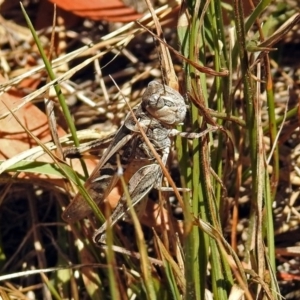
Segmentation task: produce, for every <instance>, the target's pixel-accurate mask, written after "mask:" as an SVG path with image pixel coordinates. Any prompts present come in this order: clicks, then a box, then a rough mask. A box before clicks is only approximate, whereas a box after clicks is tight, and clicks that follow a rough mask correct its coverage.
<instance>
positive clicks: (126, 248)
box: [0, 0, 300, 299]
mask: <svg viewBox="0 0 300 300" xmlns="http://www.w3.org/2000/svg"><path fill="white" fill-rule="evenodd" d="M53 3H56V4H57V7H56V8H54V5H53ZM152 5H153V7H154V8H155V10H156V15H157V17H158V19H159V22H158V23H156V25H154V23H155V22H153V18H154V17H153V15H151V14H150V13H149V9H150V8H151V7H152ZM299 7H300V6H299V1H296V0H295V1H291V0H288V1H285V2H284V3H283V2H282V1H266V0H262V1H260V2H258V1H257V2H255V3H254V2H252V1H249V2H248V1H238V0H235V1H226V2H222V1H218V0H216V1H206V2H204V1H187V2H185V3H183V4H180V5H179V3H177V2H172V1H167V2H164V3H160V2H157V3H152V4H149V3H148V5H147V3H146V2H145V3H144V2H143V1H138V0H136V1H133V2H129V1H128V2H127V1H126V3H125V1H124V2H123V1H116V0H114V1H112V0H111V1H109V3H107V1H106V3H105V1H101V0H94V1H79V0H78V1H70V0H55V1H54V0H52V1H46V0H36V1H33V0H28V1H22V8H23V11H22V8H21V6H20V3H19V2H18V1H14V0H13V1H12V0H3V1H1V8H0V12H1V15H0V21H1V22H0V36H1V38H0V44H1V52H0V66H1V69H0V70H1V73H0V93H1V95H0V97H1V101H0V156H1V165H0V173H1V175H0V180H1V191H2V192H1V195H0V203H1V207H0V215H1V216H0V233H1V234H0V241H1V243H0V274H1V275H0V282H1V284H0V296H1V298H2V299H42V298H43V299H282V297H285V299H299V298H300V294H299V293H300V284H299V280H300V274H299V270H300V268H299V254H300V247H299V240H300V229H299V221H300V215H299V213H300V202H299V185H300V174H299V164H298V161H299V153H300V152H299V149H300V148H299V120H298V117H299V116H298V114H299V76H300V73H299V49H300V48H299V42H300V39H299V35H300V33H299V25H297V23H299V18H300V17H299ZM25 11H26V13H25ZM26 18H27V20H26ZM138 18H139V19H140V23H136V22H134V21H135V20H136V19H138ZM154 19H155V18H154ZM29 20H30V21H31V23H32V24H33V27H30V26H31V25H30V21H29ZM158 24H160V25H161V26H162V32H163V37H164V38H165V40H166V44H167V45H169V47H166V46H165V44H163V43H161V40H160V39H158V38H153V36H152V35H151V34H150V33H149V32H148V31H147V30H146V29H145V27H143V26H146V28H149V29H150V30H151V31H152V32H157V31H159V30H160V29H159V25H158ZM160 37H162V36H160ZM168 51H169V52H170V53H171V57H172V58H171V59H169V58H168ZM49 62H51V63H49ZM175 74H176V76H175ZM110 76H111V77H112V78H113V79H114V80H115V81H116V82H117V84H118V86H119V89H120V90H121V91H122V93H120V92H119V90H118V88H117V87H116V86H115V84H114V83H113V82H112V80H111V77H110ZM176 77H177V78H178V81H177V79H176ZM154 79H155V80H160V81H164V82H167V83H168V84H169V85H171V86H173V87H176V86H177V87H178V88H179V90H180V92H181V93H182V94H183V95H186V98H187V102H188V103H189V107H190V109H189V113H188V117H187V120H186V122H185V124H184V125H183V126H182V128H181V129H182V130H184V131H194V132H201V131H202V130H204V129H206V128H207V127H210V126H218V130H216V131H215V132H213V133H211V134H209V135H207V136H206V137H204V138H202V139H199V140H193V141H190V142H187V141H186V140H184V139H179V138H176V140H175V143H174V149H173V151H172V153H171V158H170V162H169V164H168V166H167V167H168V170H169V172H170V175H171V177H172V178H173V180H174V182H175V183H176V186H178V187H187V188H189V189H190V190H191V193H183V194H179V196H178V193H175V191H174V193H162V194H160V193H157V192H156V191H153V192H151V194H150V196H149V198H151V199H149V201H148V202H147V208H146V211H145V215H144V216H142V217H141V218H140V221H141V224H142V227H140V222H138V221H137V220H136V219H135V218H134V214H133V215H132V220H133V224H128V223H125V222H119V224H118V226H116V227H114V230H113V233H114V234H115V235H116V236H118V238H119V239H120V241H118V246H116V243H115V242H114V243H113V242H112V235H111V232H109V233H108V238H109V239H108V244H107V247H102V248H99V247H97V246H96V245H94V244H93V242H92V240H91V237H92V234H93V231H94V229H95V228H97V227H99V223H98V222H97V221H96V219H94V218H93V217H91V218H89V219H88V220H83V221H81V222H80V223H78V224H73V225H67V224H66V223H65V222H63V221H62V219H61V212H62V210H63V209H64V208H65V207H66V205H67V204H68V203H69V201H70V200H71V199H72V197H73V196H74V194H75V193H76V191H77V189H78V188H79V189H81V185H82V183H83V182H84V180H85V177H86V175H87V174H88V173H90V172H91V171H92V170H93V168H94V167H95V166H96V164H97V160H98V157H99V156H101V152H102V151H103V149H100V150H99V152H97V153H96V154H97V155H96V156H92V157H90V156H89V157H87V158H85V159H84V160H72V161H67V162H65V161H64V156H63V150H62V148H64V149H66V148H68V147H70V146H72V145H74V144H75V145H77V144H78V143H79V142H80V143H82V142H86V141H92V140H95V139H100V140H102V141H103V148H105V147H106V146H107V143H108V142H109V140H110V138H111V136H112V134H113V133H114V132H115V131H116V129H117V128H119V126H120V125H121V124H122V120H124V117H125V116H126V113H127V111H128V106H127V105H126V103H125V101H124V97H125V99H126V100H127V101H128V102H129V103H130V105H131V106H132V107H133V106H134V105H136V104H137V103H139V101H140V99H141V95H142V93H143V91H144V89H145V87H146V86H147V84H148V83H149V81H151V80H154ZM73 122H74V123H75V126H74V123H73ZM75 128H76V130H75ZM70 133H71V134H70ZM76 136H77V137H76ZM50 141H52V142H50ZM51 151H52V152H51ZM70 166H71V167H70ZM118 199H119V198H118V195H117V196H116V195H114V194H112V195H110V197H109V203H110V205H111V207H112V208H113V207H115V205H116V202H117V201H118ZM141 228H142V230H141ZM113 244H114V246H113Z"/></svg>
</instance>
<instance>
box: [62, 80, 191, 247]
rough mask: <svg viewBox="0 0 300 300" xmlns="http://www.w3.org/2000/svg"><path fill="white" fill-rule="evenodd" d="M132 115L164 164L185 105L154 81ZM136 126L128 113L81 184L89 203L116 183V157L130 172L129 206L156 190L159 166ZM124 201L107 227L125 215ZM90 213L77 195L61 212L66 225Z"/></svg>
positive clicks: (99, 234) (100, 236)
mask: <svg viewBox="0 0 300 300" xmlns="http://www.w3.org/2000/svg"><path fill="white" fill-rule="evenodd" d="M133 111H134V115H135V117H136V119H137V121H138V123H139V126H141V127H142V128H143V130H144V131H145V133H146V135H147V137H148V139H149V140H150V142H151V144H152V145H153V147H154V149H155V150H156V151H157V153H158V154H159V155H160V157H161V159H162V162H163V163H164V164H166V162H167V159H168V155H169V152H170V147H171V139H170V137H171V136H174V135H176V134H177V131H176V130H174V129H173V128H174V126H176V125H177V124H179V123H182V122H183V120H184V119H185V116H186V105H185V102H184V99H183V97H182V96H181V95H180V94H179V93H178V92H177V91H175V90H174V89H172V88H170V87H168V86H165V85H162V84H160V83H158V82H156V81H152V82H150V83H149V85H148V87H147V89H146V91H145V93H144V95H143V97H142V102H141V104H139V105H138V106H137V107H135V108H134V110H133ZM139 126H138V125H137V124H136V121H135V119H134V118H133V116H132V113H128V115H127V116H126V119H125V121H124V124H123V125H122V126H121V128H120V129H119V130H118V132H117V133H116V135H115V137H114V139H113V140H112V142H111V144H110V145H109V147H108V148H107V150H106V151H105V153H104V155H103V156H102V158H101V160H100V161H99V164H98V165H97V167H96V168H95V170H94V171H93V172H92V174H91V175H90V177H89V178H88V180H87V181H86V183H85V188H86V189H87V191H88V192H89V194H90V196H91V197H92V198H93V200H94V201H95V202H96V203H97V204H98V205H99V204H100V203H101V202H102V201H104V200H105V198H106V197H107V196H108V195H109V193H110V192H111V190H112V189H113V188H114V187H115V186H116V184H117V182H118V181H119V177H118V175H117V167H118V166H117V156H118V155H119V157H120V162H121V165H122V168H123V172H124V173H126V171H127V170H131V172H132V170H133V174H132V176H131V177H130V179H129V180H128V183H127V185H128V191H129V194H130V196H131V200H132V205H136V204H137V203H138V202H139V201H141V200H142V199H144V197H145V196H146V195H147V194H148V193H149V192H150V190H151V189H152V188H155V187H159V186H160V183H161V179H162V171H161V168H160V165H159V164H158V162H157V161H156V159H155V158H154V156H153V154H152V152H151V151H150V149H149V147H148V146H147V144H146V143H145V141H144V139H143V137H142V135H141V133H140V130H139ZM127 211H128V207H127V201H126V198H125V196H124V195H123V196H122V197H121V199H120V201H119V203H118V205H117V207H116V208H115V210H114V211H113V213H112V215H111V221H110V224H112V225H113V224H115V223H116V222H117V221H118V220H119V219H121V218H123V217H124V215H125V214H126V213H127ZM91 212H92V210H91V208H90V206H89V205H88V204H87V203H86V201H85V200H84V199H83V197H82V196H81V195H80V194H77V195H76V196H75V198H74V200H73V201H72V202H71V203H70V205H69V206H68V207H67V208H66V210H65V211H64V213H63V215H62V217H63V219H64V220H65V221H67V222H75V221H77V220H80V219H82V218H84V217H86V216H88V215H89V214H90V213H91ZM106 227H107V222H105V223H104V224H103V225H102V226H101V227H100V229H98V230H97V231H96V232H95V234H94V241H95V242H105V238H104V236H105V235H104V233H105V231H106Z"/></svg>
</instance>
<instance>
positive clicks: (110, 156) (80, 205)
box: [62, 116, 134, 223]
mask: <svg viewBox="0 0 300 300" xmlns="http://www.w3.org/2000/svg"><path fill="white" fill-rule="evenodd" d="M127 118H128V116H127ZM127 118H126V119H127ZM133 135H134V133H133V132H132V131H131V130H129V129H128V128H127V127H126V126H124V125H123V126H122V127H121V128H120V129H119V131H118V132H117V133H116V136H115V138H114V139H113V140H112V142H111V144H110V145H109V147H108V148H107V150H106V151H105V153H104V154H103V156H102V158H101V159H100V161H99V163H98V165H97V167H96V168H95V169H94V171H93V172H92V174H91V175H90V177H89V178H88V179H87V181H86V183H85V185H84V187H85V188H86V190H87V192H88V193H89V194H90V196H91V198H92V199H93V200H94V201H95V202H96V204H97V205H99V204H100V203H101V202H102V201H103V200H104V199H105V198H106V197H107V196H108V195H109V193H110V191H111V190H112V189H113V187H114V186H115V185H116V182H117V181H118V178H117V176H116V169H117V164H116V157H117V155H118V154H119V155H120V157H121V161H122V160H123V161H124V164H126V156H128V155H130V154H128V153H127V154H126V150H125V153H124V149H126V144H127V143H128V142H129V141H130V140H131V139H132V137H133ZM122 158H123V159H122ZM123 167H124V169H125V168H126V166H123ZM91 213H92V209H91V208H90V206H89V204H88V203H87V202H86V200H85V199H84V198H83V197H82V196H81V194H79V193H78V194H77V195H76V196H75V198H74V199H73V200H72V202H71V203H70V204H69V206H68V207H67V208H66V209H65V211H64V212H63V214H62V218H63V220H65V221H66V222H69V223H73V222H76V221H79V220H81V219H83V218H84V217H86V216H88V215H89V214H91Z"/></svg>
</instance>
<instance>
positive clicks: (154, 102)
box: [147, 94, 165, 109]
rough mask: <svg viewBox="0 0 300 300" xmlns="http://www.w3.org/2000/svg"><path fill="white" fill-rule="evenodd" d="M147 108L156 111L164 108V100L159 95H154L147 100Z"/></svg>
mask: <svg viewBox="0 0 300 300" xmlns="http://www.w3.org/2000/svg"><path fill="white" fill-rule="evenodd" d="M147 106H148V107H152V108H156V109H160V108H162V107H164V106H165V101H164V98H163V97H161V95H157V94H154V95H152V96H151V98H150V99H149V101H148V104H147Z"/></svg>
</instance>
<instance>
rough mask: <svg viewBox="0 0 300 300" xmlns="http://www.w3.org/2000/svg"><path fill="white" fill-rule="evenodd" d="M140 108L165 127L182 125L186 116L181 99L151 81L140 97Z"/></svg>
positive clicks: (167, 88) (170, 90)
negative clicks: (165, 125)
mask: <svg viewBox="0 0 300 300" xmlns="http://www.w3.org/2000/svg"><path fill="white" fill-rule="evenodd" d="M142 107H143V109H145V110H146V111H147V112H148V113H149V114H150V115H151V116H152V117H154V118H155V119H157V120H158V121H161V122H163V123H165V124H167V125H177V124H179V123H182V122H183V121H184V119H185V116H186V104H185V102H184V99H183V97H182V96H181V95H180V94H179V93H178V92H177V91H175V90H174V89H172V88H170V87H169V86H166V85H162V84H160V83H159V82H157V81H151V82H150V83H149V84H148V87H147V89H146V91H145V93H144V95H143V97H142Z"/></svg>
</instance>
